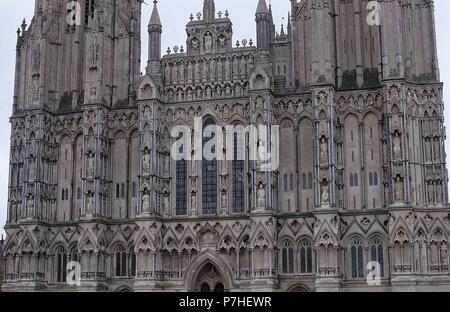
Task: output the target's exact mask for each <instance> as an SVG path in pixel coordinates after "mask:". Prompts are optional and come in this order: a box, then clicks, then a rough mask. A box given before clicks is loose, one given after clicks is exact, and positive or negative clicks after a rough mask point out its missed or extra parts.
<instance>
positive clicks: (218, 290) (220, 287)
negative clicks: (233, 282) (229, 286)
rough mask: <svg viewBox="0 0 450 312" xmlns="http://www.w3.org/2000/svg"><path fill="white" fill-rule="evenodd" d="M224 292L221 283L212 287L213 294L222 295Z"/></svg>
mask: <svg viewBox="0 0 450 312" xmlns="http://www.w3.org/2000/svg"><path fill="white" fill-rule="evenodd" d="M224 291H225V287H224V286H223V284H222V283H218V284H217V285H216V287H214V292H216V293H223V292H224Z"/></svg>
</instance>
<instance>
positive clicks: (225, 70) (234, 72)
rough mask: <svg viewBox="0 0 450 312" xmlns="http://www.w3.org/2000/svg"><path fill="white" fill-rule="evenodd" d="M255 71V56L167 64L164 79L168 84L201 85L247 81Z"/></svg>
mask: <svg viewBox="0 0 450 312" xmlns="http://www.w3.org/2000/svg"><path fill="white" fill-rule="evenodd" d="M253 69H254V59H253V56H248V57H247V56H245V55H241V56H234V57H225V58H217V59H211V60H188V61H187V62H183V61H181V62H173V63H166V64H165V66H164V79H165V83H166V85H168V84H185V83H188V84H189V83H199V82H206V81H230V80H232V79H235V80H236V79H247V78H248V77H249V76H250V73H251V72H252V71H253Z"/></svg>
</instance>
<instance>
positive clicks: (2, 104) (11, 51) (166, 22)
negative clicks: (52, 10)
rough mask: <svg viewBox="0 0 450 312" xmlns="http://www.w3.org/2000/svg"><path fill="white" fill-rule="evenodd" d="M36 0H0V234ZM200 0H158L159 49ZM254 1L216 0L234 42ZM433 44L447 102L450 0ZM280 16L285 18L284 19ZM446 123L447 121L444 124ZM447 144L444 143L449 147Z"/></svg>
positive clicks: (279, 13)
mask: <svg viewBox="0 0 450 312" xmlns="http://www.w3.org/2000/svg"><path fill="white" fill-rule="evenodd" d="M145 1H146V3H148V5H145V4H143V6H142V12H143V15H142V63H143V66H144V65H145V63H146V61H147V57H146V55H147V35H146V33H147V32H146V29H147V24H148V20H149V18H150V14H151V10H152V7H153V3H152V2H153V1H152V0H145ZM34 2H35V0H20V1H16V0H1V1H0V31H1V38H2V42H3V43H2V47H0V228H1V229H0V233H4V232H3V225H4V224H5V222H6V207H7V201H8V197H7V194H8V172H9V170H8V160H9V138H10V124H9V117H10V116H11V108H12V98H13V83H14V64H15V46H16V39H17V34H16V31H17V28H18V27H19V25H20V24H21V22H22V19H23V18H26V20H27V21H28V24H29V20H30V19H31V17H32V16H33V11H34ZM271 2H272V7H273V13H274V19H275V23H276V24H277V29H278V30H279V28H280V25H281V23H285V22H286V20H287V13H288V12H289V10H290V1H289V0H272V1H271ZM202 3H203V0H186V1H182V0H161V1H159V4H158V7H159V14H160V17H161V21H162V24H163V35H162V42H163V43H162V45H163V52H165V51H166V49H167V47H169V46H170V47H173V46H175V45H178V46H181V45H185V41H186V38H185V35H186V33H185V30H184V29H185V25H186V23H187V22H188V21H189V16H190V14H191V13H193V14H194V16H195V14H196V13H197V12H199V11H201V10H202ZM257 3H258V0H216V11H217V12H218V11H222V12H225V10H227V9H228V11H229V13H230V19H231V20H232V22H233V32H234V42H236V40H242V39H249V38H252V39H253V40H254V41H256V40H255V37H256V36H255V33H256V30H255V16H254V12H255V9H256V7H257ZM435 6H436V24H437V25H436V27H437V36H438V38H437V42H438V48H439V60H440V69H441V80H442V81H443V82H444V83H445V84H446V86H448V87H447V88H444V90H445V98H444V101H445V102H446V103H450V89H449V88H450V57H449V56H450V39H449V37H448V31H449V30H450V18H449V15H450V1H448V0H435ZM283 18H284V19H283ZM449 113H450V111H449V110H447V111H446V121H447V122H448V120H450V115H448V114H449ZM447 122H446V125H447ZM449 148H450V144H449V142H447V151H448V150H449Z"/></svg>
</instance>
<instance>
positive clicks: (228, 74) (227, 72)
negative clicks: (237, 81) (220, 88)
mask: <svg viewBox="0 0 450 312" xmlns="http://www.w3.org/2000/svg"><path fill="white" fill-rule="evenodd" d="M224 67H225V80H230V79H231V68H230V60H229V59H228V58H226V59H225V64H224Z"/></svg>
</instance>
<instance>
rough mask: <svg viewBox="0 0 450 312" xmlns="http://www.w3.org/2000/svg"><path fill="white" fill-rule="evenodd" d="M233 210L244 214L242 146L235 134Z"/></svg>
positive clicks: (240, 138)
mask: <svg viewBox="0 0 450 312" xmlns="http://www.w3.org/2000/svg"><path fill="white" fill-rule="evenodd" d="M233 145H234V149H233V153H234V155H233V156H234V158H233V201H234V205H233V209H234V212H236V213H242V212H244V198H245V191H244V174H245V173H244V159H245V155H244V146H245V142H242V136H240V135H238V134H237V133H235V134H234V140H233Z"/></svg>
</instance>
